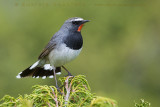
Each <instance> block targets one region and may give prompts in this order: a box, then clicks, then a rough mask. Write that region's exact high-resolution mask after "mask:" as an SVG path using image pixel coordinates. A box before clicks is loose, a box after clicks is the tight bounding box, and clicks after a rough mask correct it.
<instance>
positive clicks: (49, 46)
mask: <svg viewBox="0 0 160 107" xmlns="http://www.w3.org/2000/svg"><path fill="white" fill-rule="evenodd" d="M55 38H56V35H54V36H53V37H52V38H51V40H50V42H49V43H48V44H47V46H46V47H45V48H44V49H43V51H42V52H41V54H40V55H39V57H38V59H42V58H44V57H46V56H47V55H48V54H49V53H50V52H51V51H52V50H53V49H54V48H55V46H56V41H55Z"/></svg>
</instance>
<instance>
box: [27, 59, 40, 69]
mask: <svg viewBox="0 0 160 107" xmlns="http://www.w3.org/2000/svg"><path fill="white" fill-rule="evenodd" d="M38 64H39V60H38V61H37V62H35V63H34V64H33V65H32V66H31V67H30V68H29V69H30V70H31V69H34V68H35V67H36V66H37V65H38Z"/></svg>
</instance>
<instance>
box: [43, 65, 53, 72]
mask: <svg viewBox="0 0 160 107" xmlns="http://www.w3.org/2000/svg"><path fill="white" fill-rule="evenodd" d="M44 70H50V71H51V70H53V67H52V66H51V65H50V64H45V65H44Z"/></svg>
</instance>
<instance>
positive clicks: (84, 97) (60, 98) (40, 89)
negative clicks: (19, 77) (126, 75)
mask: <svg viewBox="0 0 160 107" xmlns="http://www.w3.org/2000/svg"><path fill="white" fill-rule="evenodd" d="M60 81H61V84H62V88H61V94H60V93H59V92H58V91H57V89H56V87H55V86H47V85H44V86H41V85H35V86H33V89H34V90H33V92H32V94H29V95H27V94H25V95H24V97H23V96H22V95H19V97H18V98H14V97H11V96H9V95H6V96H4V97H3V98H2V99H1V101H3V103H2V104H1V105H0V107H13V106H14V107H33V105H34V106H36V107H42V106H47V107H79V106H80V107H82V106H83V107H118V106H117V102H116V101H115V100H113V99H110V98H104V97H99V96H95V94H92V93H91V89H90V87H89V85H88V82H87V80H86V79H85V76H83V75H79V76H75V77H72V76H68V77H63V78H60Z"/></svg>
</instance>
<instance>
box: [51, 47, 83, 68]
mask: <svg viewBox="0 0 160 107" xmlns="http://www.w3.org/2000/svg"><path fill="white" fill-rule="evenodd" d="M81 50H82V48H81V49H79V50H73V49H70V48H69V47H66V45H65V44H63V45H61V46H60V47H58V48H56V49H54V50H53V51H51V52H50V54H49V61H50V63H51V65H52V66H54V67H59V66H62V65H64V64H66V63H68V62H70V61H72V60H73V59H75V58H76V57H77V56H78V55H79V53H80V52H81Z"/></svg>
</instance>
